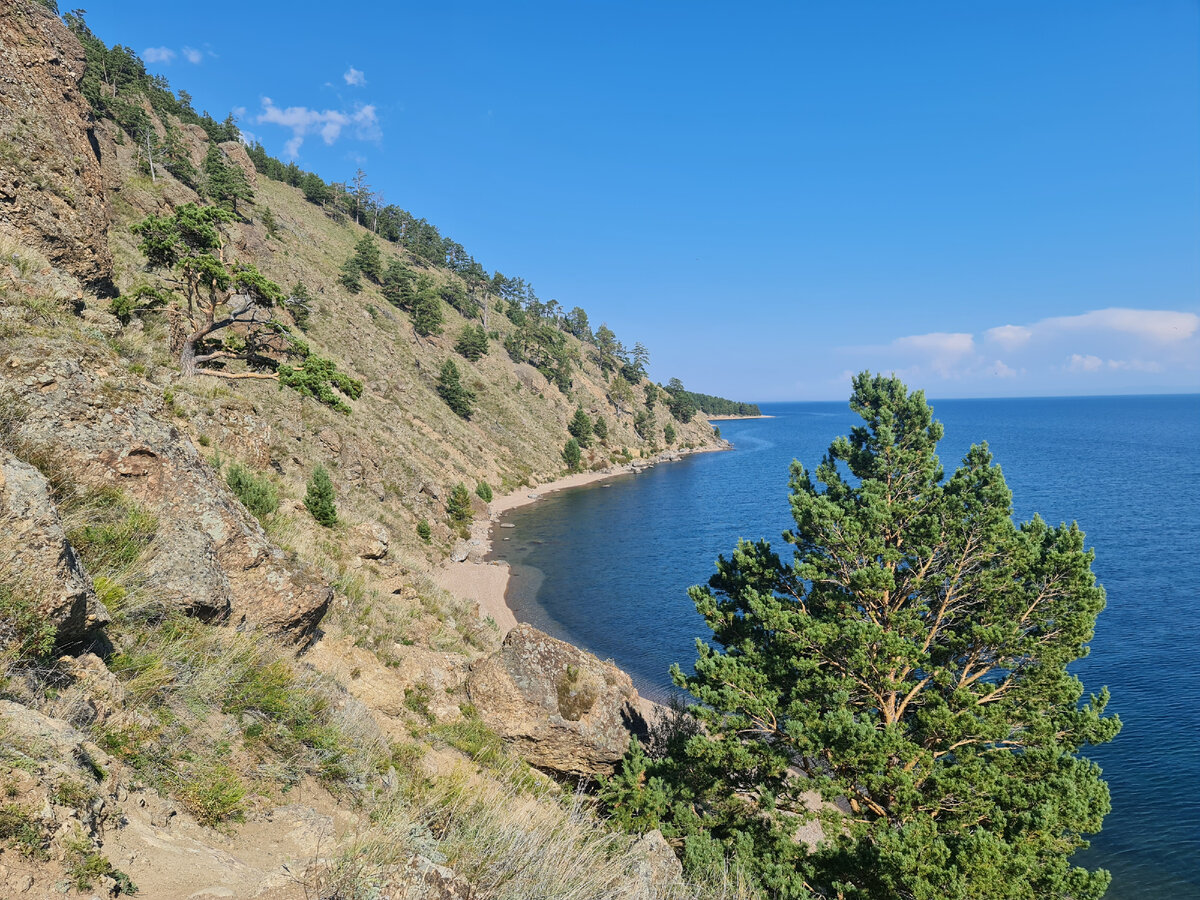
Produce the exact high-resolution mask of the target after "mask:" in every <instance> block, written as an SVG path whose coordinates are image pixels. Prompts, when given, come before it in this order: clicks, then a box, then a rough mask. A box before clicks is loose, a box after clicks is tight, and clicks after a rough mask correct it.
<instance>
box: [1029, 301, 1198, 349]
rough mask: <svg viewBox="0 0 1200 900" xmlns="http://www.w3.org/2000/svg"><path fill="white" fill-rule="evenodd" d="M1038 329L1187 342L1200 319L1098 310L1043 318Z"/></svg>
mask: <svg viewBox="0 0 1200 900" xmlns="http://www.w3.org/2000/svg"><path fill="white" fill-rule="evenodd" d="M1033 327H1034V328H1035V329H1047V330H1062V331H1115V332H1118V333H1121V334H1130V335H1133V336H1135V337H1140V338H1143V339H1145V340H1149V341H1153V342H1155V343H1159V344H1173V343H1177V342H1179V341H1186V340H1187V339H1188V338H1190V337H1191V336H1192V335H1193V334H1195V333H1196V331H1197V330H1198V329H1200V316H1197V315H1196V314H1195V313H1189V312H1174V311H1172V310H1167V309H1124V308H1121V307H1111V308H1109V309H1096V310H1092V311H1091V312H1086V313H1083V314H1081V315H1078V316H1057V317H1055V318H1052V319H1043V320H1042V321H1040V322H1038V323H1037V324H1036V325H1034V326H1033Z"/></svg>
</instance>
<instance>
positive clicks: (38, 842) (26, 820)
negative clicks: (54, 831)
mask: <svg viewBox="0 0 1200 900" xmlns="http://www.w3.org/2000/svg"><path fill="white" fill-rule="evenodd" d="M46 837H47V836H46V833H45V831H44V829H43V828H42V826H41V824H40V823H39V822H38V817H37V814H36V812H35V811H34V810H32V809H29V808H27V807H24V806H21V805H20V804H19V803H6V804H4V806H0V841H2V842H4V843H5V844H8V845H9V846H11V847H15V848H16V849H17V850H19V851H20V852H21V853H22V854H23V855H25V856H30V857H34V858H36V859H44V858H45V856H46Z"/></svg>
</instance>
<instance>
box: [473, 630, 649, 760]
mask: <svg viewBox="0 0 1200 900" xmlns="http://www.w3.org/2000/svg"><path fill="white" fill-rule="evenodd" d="M467 693H468V695H469V696H470V699H471V702H472V703H473V704H474V705H475V706H476V708H477V709H479V712H480V715H481V717H482V718H483V721H484V722H485V723H486V724H487V725H488V727H489V728H491V729H492V730H493V731H495V732H496V733H497V734H498V735H500V736H501V737H502V738H504V739H505V740H506V741H508V742H510V743H511V744H513V746H514V747H515V749H516V750H517V752H518V753H519V754H520V755H521V757H522V758H523V759H525V760H526V761H527V762H528V763H529V764H530V765H533V766H536V767H537V768H539V769H546V770H548V771H551V772H555V773H558V774H560V775H570V776H576V777H579V776H583V777H588V778H592V777H595V776H596V775H608V774H611V773H612V771H613V768H614V766H615V765H616V763H617V762H618V761H619V760H620V759H621V758H622V757H623V756H624V755H625V751H626V750H627V749H628V747H629V735H630V732H634V733H644V731H645V729H646V723H645V721H644V720H643V719H642V716H641V713H639V712H638V710H637V700H638V694H637V691H636V690H634V687H633V682H632V681H631V680H630V678H629V676H628V675H626V674H625V673H624V672H622V671H621V670H620V669H618V668H617V667H616V666H615V665H613V664H612V663H610V662H600V660H598V659H597V658H596V657H594V656H592V654H590V653H587V652H585V651H583V650H580V649H579V648H577V647H573V646H571V645H570V644H568V643H565V642H563V641H559V640H556V639H554V638H552V637H550V636H549V635H548V634H545V633H543V632H541V631H538V630H537V629H536V628H534V627H532V626H530V625H525V624H521V625H518V626H517V627H516V628H514V629H513V630H512V631H510V632H509V633H508V636H507V637H505V639H504V644H503V646H502V647H501V648H500V649H499V650H497V651H496V652H495V653H494V654H492V655H491V656H489V657H487V658H486V659H483V660H480V661H479V662H478V663H476V664H475V665H474V666H473V667H472V670H471V674H470V677H469V679H468V681H467Z"/></svg>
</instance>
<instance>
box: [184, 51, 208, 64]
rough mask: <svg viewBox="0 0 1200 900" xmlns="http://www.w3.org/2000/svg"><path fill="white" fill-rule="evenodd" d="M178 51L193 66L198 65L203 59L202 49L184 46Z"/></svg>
mask: <svg viewBox="0 0 1200 900" xmlns="http://www.w3.org/2000/svg"><path fill="white" fill-rule="evenodd" d="M180 52H181V53H183V58H184V59H186V60H187V61H188V62H190V63H191V64H192V65H193V66H198V65H200V63H202V62H203V61H204V51H203V50H197V49H196V48H195V47H184V48H183V50H181V51H180Z"/></svg>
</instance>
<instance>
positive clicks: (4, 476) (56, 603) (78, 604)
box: [0, 450, 109, 647]
mask: <svg viewBox="0 0 1200 900" xmlns="http://www.w3.org/2000/svg"><path fill="white" fill-rule="evenodd" d="M0 573H3V577H4V579H5V580H6V581H9V582H10V584H9V587H11V588H13V589H15V590H16V591H18V592H20V593H21V594H22V595H23V596H25V597H28V598H30V599H34V600H35V603H36V609H37V613H38V615H39V616H41V617H42V618H44V619H45V620H46V621H48V622H49V623H50V624H52V625H54V627H55V628H56V629H57V641H58V644H59V646H60V647H72V646H78V645H81V644H86V643H90V642H91V641H92V640H94V639H95V638H97V637H98V636H99V633H100V630H101V629H103V627H104V625H105V624H106V623H107V622H108V621H109V614H108V610H107V609H105V608H104V604H102V603H101V602H100V601H99V600H97V599H96V594H95V591H94V590H93V589H92V579H91V578H90V577H88V574H87V572H86V571H85V570H84V567H83V563H82V561H81V560H80V559H79V557H78V555H76V553H75V550H74V549H73V548H72V547H71V545H70V543H68V541H67V537H66V534H65V533H64V532H63V526H62V521H61V519H59V516H58V510H57V509H56V508H55V506H54V502H53V501H52V500H51V499H50V489H49V484H48V483H47V482H46V479H45V477H43V475H42V473H41V472H39V471H38V470H37V469H35V468H34V467H33V466H31V465H29V464H27V463H24V462H21V461H20V460H19V459H17V458H16V457H15V456H13V455H12V454H10V453H8V452H6V451H3V450H0ZM0 630H2V626H0Z"/></svg>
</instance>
